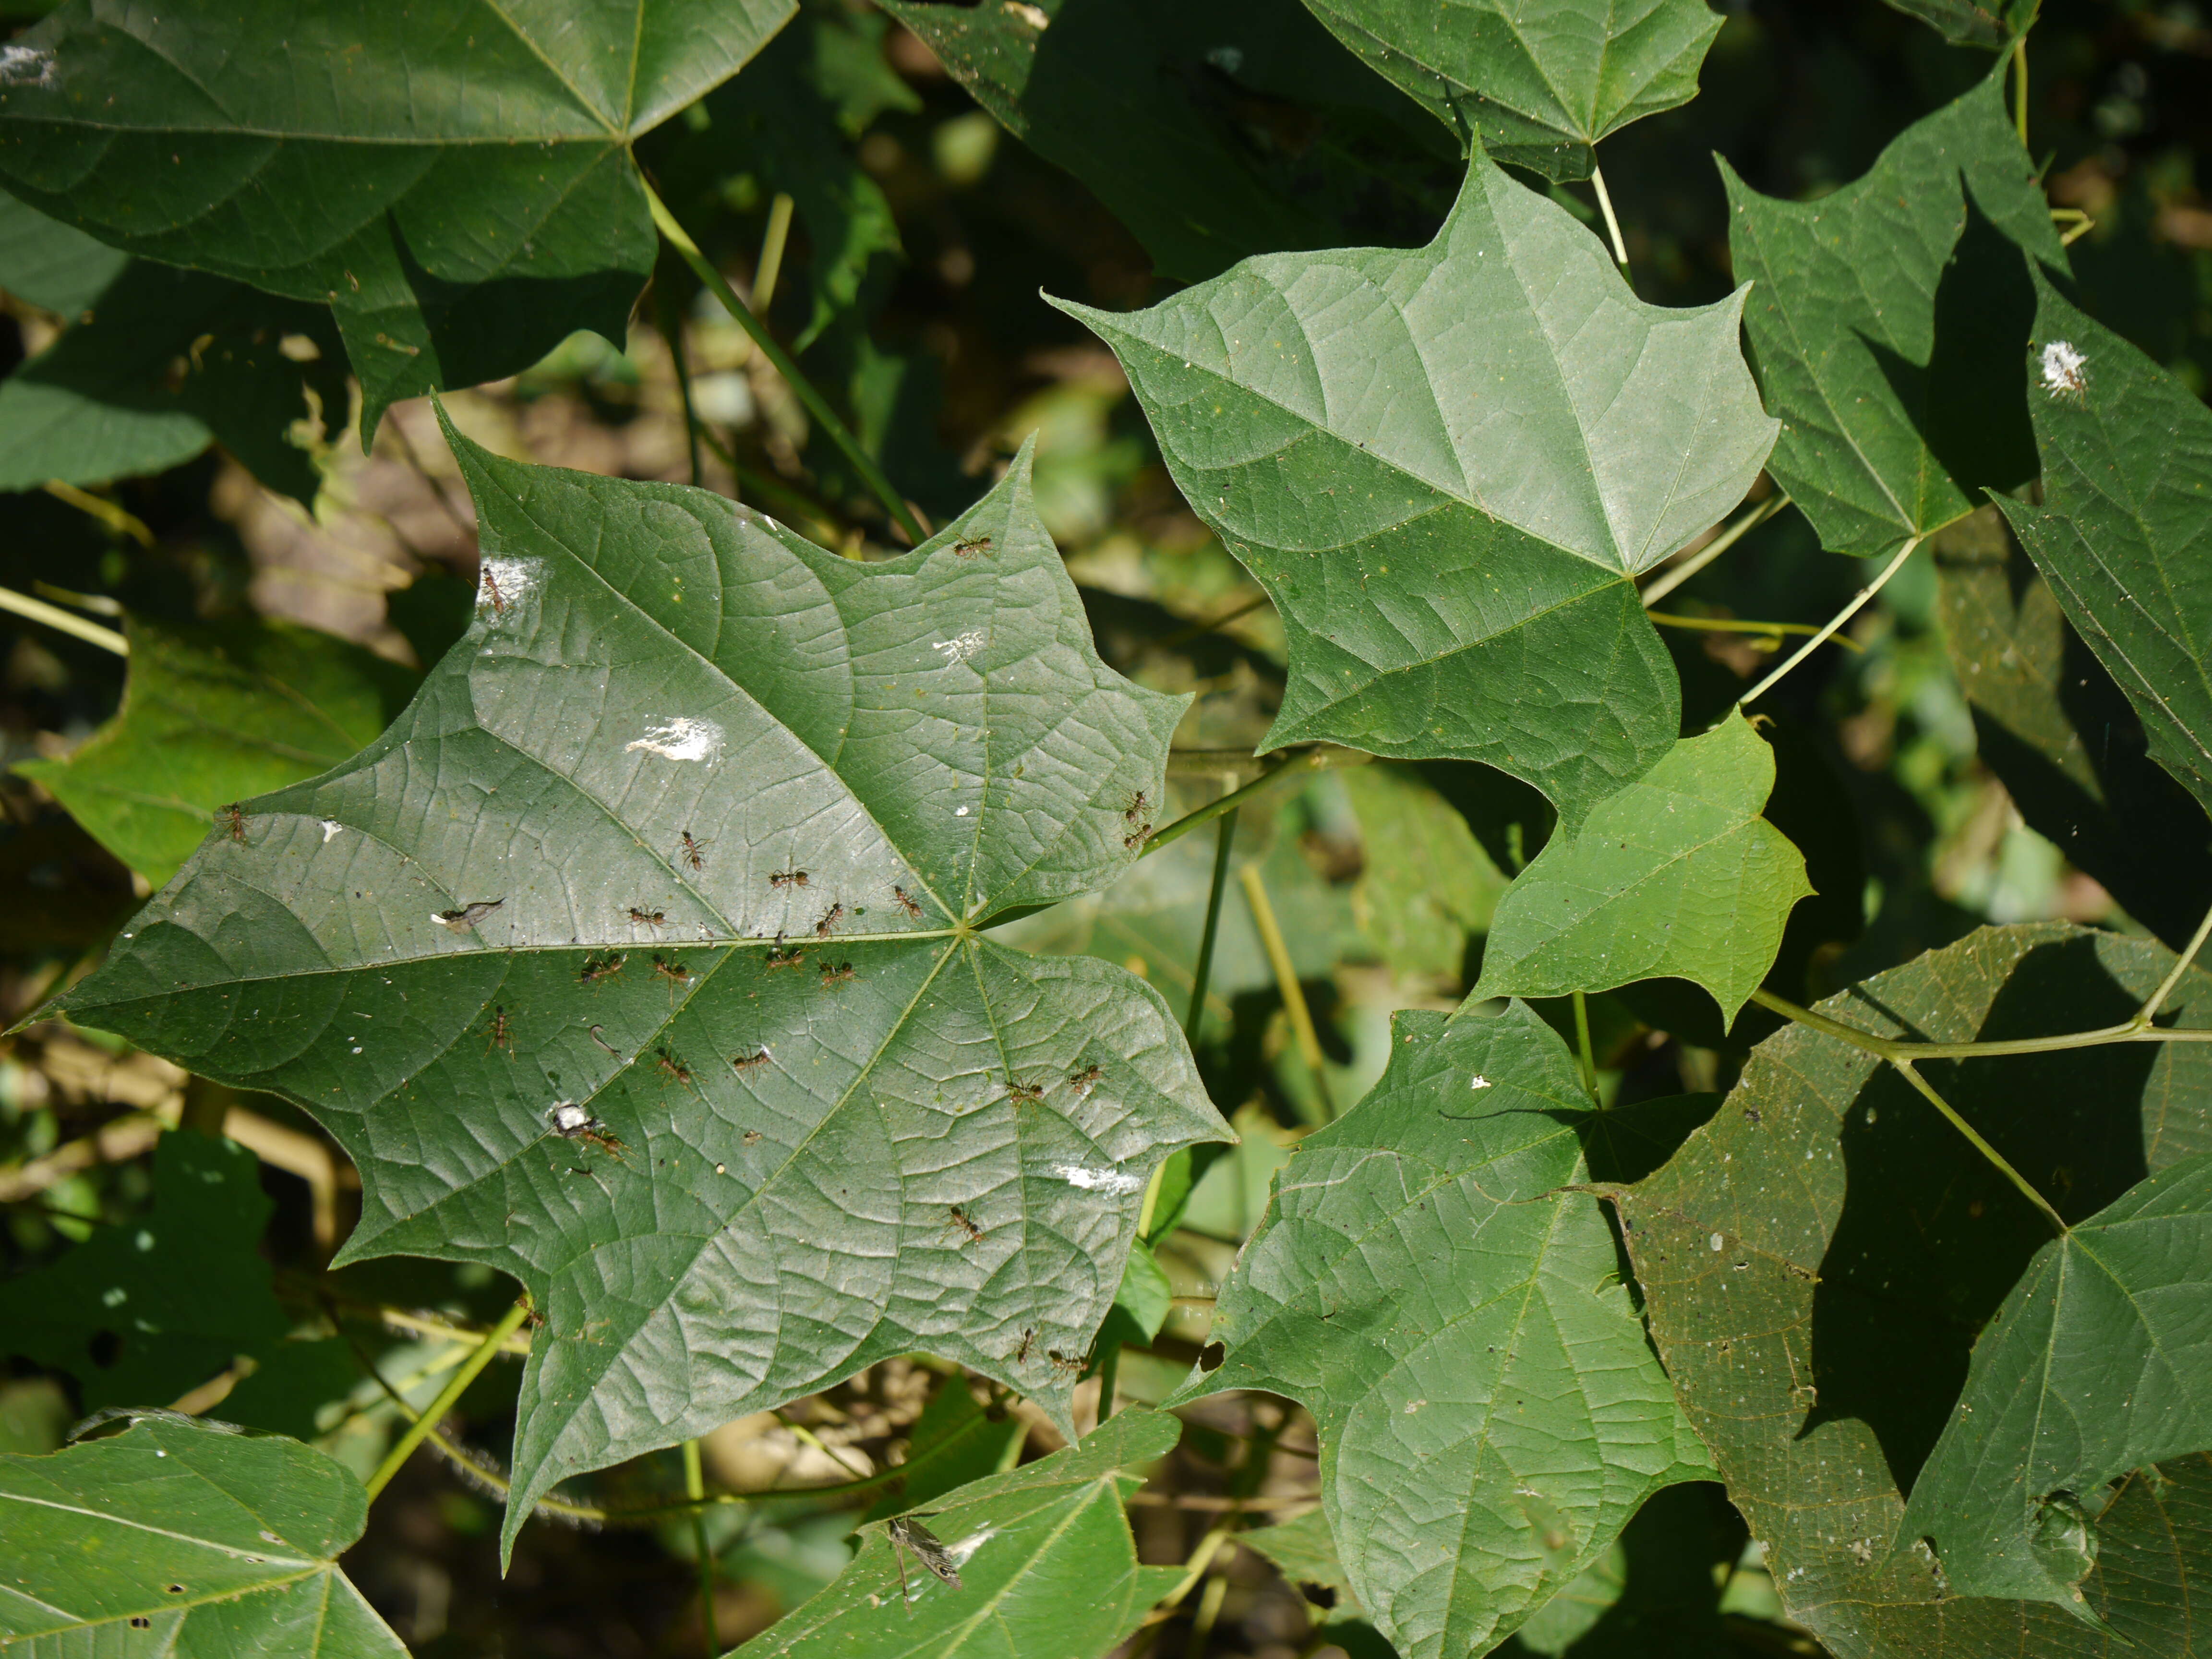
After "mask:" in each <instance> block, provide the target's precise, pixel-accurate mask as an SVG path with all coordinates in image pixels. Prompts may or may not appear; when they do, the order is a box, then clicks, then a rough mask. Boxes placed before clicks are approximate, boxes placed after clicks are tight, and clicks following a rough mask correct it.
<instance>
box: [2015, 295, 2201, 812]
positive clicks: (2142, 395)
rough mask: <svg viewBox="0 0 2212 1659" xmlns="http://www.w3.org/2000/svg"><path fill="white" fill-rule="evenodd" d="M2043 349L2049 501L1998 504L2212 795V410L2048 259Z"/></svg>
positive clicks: (2039, 390) (2182, 766)
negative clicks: (2089, 308)
mask: <svg viewBox="0 0 2212 1659" xmlns="http://www.w3.org/2000/svg"><path fill="white" fill-rule="evenodd" d="M2029 356H2030V358H2031V360H2032V362H2033V374H2034V376H2035V386H2034V388H2033V391H2032V392H2031V393H2030V395H2029V398H2028V407H2029V408H2030V410H2033V416H2034V421H2035V439H2036V444H2037V446H2038V447H2039V449H2040V450H2041V452H2042V455H2043V489H2044V495H2043V505H2042V506H2041V507H2028V506H2026V505H2024V504H2022V503H2019V502H2015V501H2000V502H1999V503H1998V506H1999V507H2001V508H2002V510H2003V512H2004V514H2005V516H2006V517H2007V518H2008V519H2009V520H2011V521H2012V527H2013V531H2014V532H2015V534H2016V535H2018V536H2019V538H2020V540H2021V546H2023V547H2025V548H2026V549H2027V552H2028V556H2029V557H2031V558H2033V560H2034V561H2035V568H2037V569H2038V570H2039V571H2041V572H2042V573H2043V578H2044V580H2045V581H2047V582H2049V583H2050V584H2051V592H2052V594H2053V595H2054V596H2055V597H2056V598H2057V600H2058V604H2059V606H2060V608H2061V609H2063V611H2065V612H2066V618H2067V620H2068V621H2069V622H2070V623H2073V624H2074V626H2075V628H2077V629H2080V630H2081V637H2082V638H2083V639H2085V640H2087V641H2088V643H2089V648H2090V649H2091V650H2092V651H2094V652H2095V653H2097V659H2098V660H2099V661H2100V662H2102V663H2103V664H2104V665H2105V666H2106V669H2107V670H2109V671H2111V673H2112V678H2114V679H2115V680H2117V681H2118V682H2119V686H2120V690H2123V691H2124V692H2126V693H2127V696H2128V701H2129V702H2131V703H2133V704H2134V705H2135V707H2136V713H2137V714H2140V715H2141V716H2142V723H2143V731H2144V732H2145V734H2146V735H2147V736H2148V738H2149V739H2150V754H2151V758H2152V759H2153V760H2155V761H2156V762H2158V763H2159V764H2160V765H2161V766H2163V767H2165V768H2166V770H2167V771H2169V772H2171V773H2172V774H2173V775H2174V776H2175V777H2177V778H2179V780H2180V781H2181V782H2182V784H2183V786H2184V787H2185V788H2187V789H2188V791H2189V792H2190V793H2191V794H2192V795H2194V796H2196V798H2197V801H2198V802H2199V804H2201V805H2205V806H2207V807H2208V809H2212V663H2209V662H2208V657H2207V646H2206V641H2207V639H2208V637H2212V584H2208V583H2207V581H2206V580H2205V576H2204V571H2205V562H2204V558H2203V546H2202V544H2203V535H2204V527H2205V523H2206V518H2205V504H2206V501H2207V499H2208V495H2212V410H2206V409H2205V407H2204V405H2203V404H2201V403H2199V402H2198V401H2197V398H2196V396H2195V394H2193V393H2192V392H2190V391H2189V390H2188V388H2187V387H2185V386H2183V385H2182V384H2181V383H2180V382H2179V380H2175V379H2174V378H2173V377H2172V375H2170V374H2167V373H2166V371H2165V370H2164V369H2162V368H2159V366H2158V365H2157V364H2155V363H2154V362H2151V361H2150V359H2149V358H2148V357H2146V356H2143V355H2142V353H2141V352H2140V351H2137V350H2136V349H2135V348H2134V347H2133V346H2131V345H2130V344H2129V343H2127V342H2126V341H2124V340H2123V339H2121V338H2120V337H2119V336H2118V335H2117V334H2114V333H2113V332H2112V331H2111V330H2109V329H2106V328H2105V327H2102V326H2101V325H2099V324H2096V323H2093V322H2092V321H2090V320H2089V319H2087V317H2085V316H2083V315H2082V314H2081V313H2080V312H2079V311H2076V310H2075V308H2074V307H2072V306H2070V305H2069V304H2068V303H2067V302H2066V301H2064V300H2063V299H2062V298H2061V297H2060V296H2059V295H2058V293H2057V290H2056V289H2053V288H2052V287H2051V285H2050V283H2048V282H2046V281H2045V280H2044V278H2043V277H2042V276H2041V275H2040V274H2038V276H2037V278H2036V313H2035V332H2034V336H2033V339H2032V340H2031V341H2030V343H2029Z"/></svg>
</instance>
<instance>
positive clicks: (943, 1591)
mask: <svg viewBox="0 0 2212 1659" xmlns="http://www.w3.org/2000/svg"><path fill="white" fill-rule="evenodd" d="M1181 1434H1182V1424H1180V1423H1178V1422H1176V1419H1174V1418H1172V1417H1170V1416H1167V1415H1165V1414H1164V1413H1159V1412H1148V1411H1128V1412H1124V1413H1121V1415H1120V1416H1119V1417H1115V1418H1111V1419H1108V1420H1107V1421H1106V1422H1104V1423H1102V1424H1100V1425H1098V1427H1097V1429H1096V1430H1094V1431H1092V1432H1091V1433H1090V1434H1089V1435H1087V1436H1085V1437H1084V1439H1083V1441H1082V1443H1081V1444H1079V1445H1075V1446H1070V1447H1068V1448H1067V1449H1066V1450H1064V1451H1057V1452H1054V1453H1053V1455H1051V1456H1049V1457H1042V1458H1039V1459H1038V1460H1037V1461H1036V1462H1034V1463H1030V1464H1025V1465H1024V1466H1023V1467H1022V1468H1018V1469H1015V1470H1012V1472H1010V1473H1008V1474H994V1475H989V1476H987V1477H986V1478H984V1479H983V1480H975V1481H971V1482H970V1483H969V1484H968V1485H967V1486H962V1487H959V1488H957V1490H955V1491H953V1492H947V1493H946V1494H945V1496H944V1497H942V1498H939V1499H938V1500H937V1501H936V1502H935V1503H934V1504H933V1505H932V1506H931V1507H930V1508H928V1509H927V1510H923V1511H922V1512H921V1514H922V1516H923V1517H925V1518H924V1519H923V1522H922V1524H923V1525H924V1526H926V1527H927V1528H928V1529H929V1531H930V1533H931V1534H933V1536H934V1537H935V1538H937V1539H938V1540H939V1541H940V1542H941V1543H943V1544H944V1545H945V1547H946V1549H947V1551H948V1553H950V1555H951V1559H952V1561H953V1564H954V1570H955V1571H957V1573H958V1575H959V1578H960V1583H959V1584H958V1586H957V1588H956V1587H954V1586H953V1585H951V1584H950V1583H942V1582H940V1581H939V1579H937V1578H936V1577H933V1575H932V1574H931V1573H930V1572H928V1571H927V1570H926V1569H924V1568H923V1567H922V1566H921V1565H919V1563H917V1562H916V1561H915V1559H913V1558H912V1557H907V1558H905V1559H903V1560H901V1559H899V1557H898V1556H897V1555H896V1553H895V1550H894V1547H893V1545H892V1543H891V1541H890V1535H889V1534H888V1532H887V1531H886V1529H885V1527H884V1524H883V1523H881V1522H873V1523H871V1524H870V1525H869V1526H867V1527H866V1528H864V1529H863V1535H862V1542H861V1546H860V1554H859V1555H858V1556H856V1557H854V1560H853V1564H852V1565H850V1566H848V1567H847V1568H846V1569H845V1571H843V1572H842V1573H840V1574H838V1576H837V1579H836V1583H832V1584H831V1585H830V1586H829V1588H828V1589H825V1590H823V1592H822V1593H821V1594H820V1595H817V1596H816V1597H815V1598H814V1599H813V1600H812V1601H809V1602H807V1603H806V1604H805V1606H804V1607H800V1608H799V1609H798V1611H796V1612H795V1613H792V1614H791V1615H790V1616H789V1617H788V1618H786V1619H784V1620H781V1622H780V1623H778V1624H776V1625H775V1626H771V1627H770V1628H769V1629H768V1630H766V1631H764V1632H762V1633H761V1634H760V1635H758V1636H756V1637H755V1638H753V1639H752V1640H751V1641H750V1642H748V1643H746V1644H744V1646H743V1647H741V1648H739V1649H738V1650H737V1651H738V1653H739V1654H743V1655H745V1656H747V1659H769V1656H776V1659H782V1656H785V1655H788V1656H791V1659H830V1656H836V1659H950V1656H952V1655H956V1654H957V1655H963V1656H974V1659H982V1656H989V1659H1096V1656H1097V1655H1099V1654H1102V1653H1107V1652H1110V1651H1112V1650H1113V1649H1114V1647H1115V1644H1117V1643H1120V1642H1122V1641H1125V1640H1127V1638H1128V1637H1129V1635H1130V1633H1131V1632H1133V1631H1134V1630H1135V1629H1136V1627H1137V1625H1138V1622H1139V1620H1142V1619H1143V1618H1144V1616H1145V1613H1146V1610H1147V1609H1148V1608H1149V1607H1151V1606H1152V1603H1153V1602H1155V1601H1158V1600H1159V1598H1160V1597H1161V1596H1163V1595H1165V1594H1167V1592H1168V1591H1170V1589H1174V1588H1175V1586H1176V1584H1177V1583H1180V1582H1181V1581H1182V1569H1181V1568H1179V1567H1146V1566H1139V1565H1138V1563H1137V1547H1136V1541H1135V1540H1134V1539H1133V1538H1132V1537H1130V1535H1129V1521H1128V1517H1127V1516H1126V1515H1125V1514H1123V1513H1122V1504H1124V1502H1125V1501H1126V1500H1127V1498H1128V1496H1129V1494H1130V1493H1131V1492H1134V1491H1135V1490H1136V1489H1137V1488H1138V1487H1139V1486H1141V1485H1143V1484H1144V1477H1143V1475H1142V1474H1139V1473H1135V1472H1133V1471H1134V1470H1135V1469H1136V1468H1138V1467H1139V1466H1141V1465H1143V1464H1146V1463H1150V1462H1155V1461H1157V1460H1158V1459H1159V1458H1162V1457H1164V1456H1165V1455H1167V1454H1168V1453H1169V1452H1170V1451H1172V1450H1173V1449H1175V1443H1176V1439H1177V1438H1178V1437H1180V1436H1181ZM902 1573H903V1575H904V1578H903V1589H902V1579H901V1575H902Z"/></svg>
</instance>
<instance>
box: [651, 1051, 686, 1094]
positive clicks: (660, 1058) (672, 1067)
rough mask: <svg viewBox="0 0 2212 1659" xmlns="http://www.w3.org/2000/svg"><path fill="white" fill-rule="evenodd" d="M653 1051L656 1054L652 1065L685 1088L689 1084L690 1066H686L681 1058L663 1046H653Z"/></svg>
mask: <svg viewBox="0 0 2212 1659" xmlns="http://www.w3.org/2000/svg"><path fill="white" fill-rule="evenodd" d="M653 1054H654V1055H655V1056H656V1058H655V1059H654V1060H653V1066H654V1068H655V1069H656V1070H658V1071H659V1073H661V1075H663V1076H664V1077H666V1078H669V1079H671V1080H673V1081H675V1082H678V1083H680V1084H682V1085H684V1087H685V1088H687V1089H688V1088H690V1086H691V1068H690V1066H686V1065H685V1064H684V1062H683V1061H682V1060H678V1059H677V1058H676V1057H675V1055H673V1054H670V1053H669V1052H668V1050H667V1049H665V1048H655V1049H654V1050H653Z"/></svg>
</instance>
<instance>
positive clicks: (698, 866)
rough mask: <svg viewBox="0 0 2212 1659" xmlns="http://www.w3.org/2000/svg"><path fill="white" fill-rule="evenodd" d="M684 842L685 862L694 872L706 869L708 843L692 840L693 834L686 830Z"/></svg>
mask: <svg viewBox="0 0 2212 1659" xmlns="http://www.w3.org/2000/svg"><path fill="white" fill-rule="evenodd" d="M683 842H684V863H686V864H688V865H690V866H691V867H692V868H693V869H694V870H703V869H705V868H706V867H707V843H706V842H703V841H694V840H692V839H691V832H690V830H689V829H686V830H685V831H684V835H683Z"/></svg>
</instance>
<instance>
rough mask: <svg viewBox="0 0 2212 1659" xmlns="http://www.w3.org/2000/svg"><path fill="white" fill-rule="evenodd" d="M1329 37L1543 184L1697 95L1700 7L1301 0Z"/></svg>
mask: <svg viewBox="0 0 2212 1659" xmlns="http://www.w3.org/2000/svg"><path fill="white" fill-rule="evenodd" d="M1307 4H1308V6H1309V7H1310V9H1311V10H1312V12H1313V14H1314V15H1315V16H1316V17H1318V18H1320V19H1321V21H1322V22H1324V23H1326V24H1328V27H1329V28H1330V30H1331V31H1332V32H1333V33H1334V34H1335V35H1336V38H1337V39H1338V40H1341V41H1343V42H1344V44H1345V45H1346V46H1349V47H1351V48H1352V51H1354V52H1358V54H1359V55H1360V57H1362V58H1364V59H1366V61H1367V62H1368V63H1369V64H1372V65H1373V66H1374V68H1375V69H1376V70H1377V71H1378V72H1379V73H1381V74H1383V75H1384V76H1388V77H1389V79H1390V80H1391V81H1393V82H1395V83H1396V84H1398V85H1399V86H1401V87H1403V88H1405V89H1406V91H1407V94H1410V95H1411V96H1412V97H1413V98H1414V99H1415V100H1418V101H1419V103H1420V104H1421V106H1422V107H1424V108H1425V109H1426V110H1428V111H1429V112H1430V113H1431V114H1432V115H1434V116H1435V117H1436V118H1437V119H1438V120H1440V121H1442V122H1443V124H1444V125H1446V126H1448V127H1449V128H1451V130H1452V131H1454V132H1455V133H1457V134H1458V135H1459V137H1460V141H1461V143H1462V144H1463V145H1464V146H1465V147H1466V149H1467V150H1468V153H1469V154H1473V153H1474V150H1475V149H1477V148H1478V147H1479V148H1480V149H1485V150H1487V151H1488V152H1489V153H1490V154H1491V155H1492V156H1494V157H1496V158H1497V159H1498V161H1510V162H1512V163H1513V164H1514V165H1516V166H1517V167H1528V168H1532V169H1533V170H1534V171H1535V172H1538V173H1542V174H1543V175H1544V176H1545V177H1546V178H1548V179H1587V178H1588V177H1589V172H1590V165H1591V156H1590V147H1591V146H1592V145H1593V144H1595V143H1597V141H1598V140H1599V139H1601V138H1602V137H1605V136H1606V135H1607V133H1611V132H1618V131H1620V129H1621V128H1623V127H1625V126H1626V125H1628V124H1629V123H1630V122H1632V121H1635V120H1639V119H1641V118H1643V117H1644V116H1646V115H1656V114H1657V113H1658V112H1660V111H1661V110H1665V109H1673V108H1674V106H1676V105H1678V104H1686V103H1688V102H1689V101H1690V100H1691V99H1692V98H1694V97H1696V96H1697V95H1698V70H1699V66H1700V65H1701V64H1704V62H1705V50H1706V48H1707V47H1709V46H1711V45H1712V43H1713V37H1714V36H1715V35H1717V34H1718V33H1720V30H1721V18H1720V15H1719V14H1718V13H1717V12H1715V11H1713V10H1712V9H1711V8H1709V7H1708V6H1707V5H1706V4H1705V0H1627V3H1626V4H1623V3H1620V0H1565V3H1560V0H1551V3H1547V4H1541V5H1534V6H1532V5H1529V4H1528V3H1527V0H1471V3H1470V0H1462V3H1459V4H1455V5H1451V6H1449V7H1439V6H1438V5H1437V4H1436V3H1434V0H1307Z"/></svg>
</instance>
